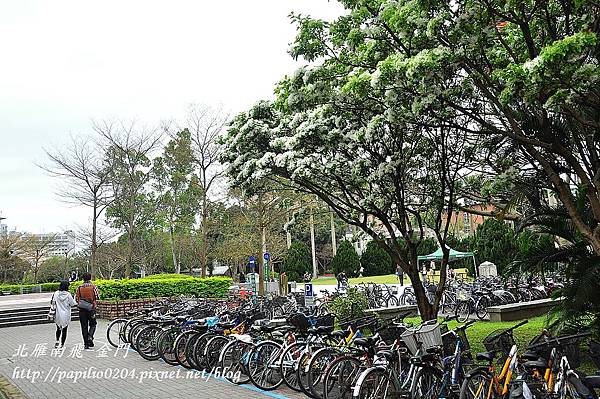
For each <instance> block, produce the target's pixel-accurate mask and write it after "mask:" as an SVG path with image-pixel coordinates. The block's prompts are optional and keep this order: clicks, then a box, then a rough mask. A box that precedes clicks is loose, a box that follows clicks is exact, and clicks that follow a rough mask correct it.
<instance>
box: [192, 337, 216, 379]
mask: <svg viewBox="0 0 600 399" xmlns="http://www.w3.org/2000/svg"><path fill="white" fill-rule="evenodd" d="M215 336H216V334H214V333H204V334H202V335H201V336H200V337H198V339H197V340H196V342H195V343H194V347H193V349H192V357H193V358H194V363H195V364H196V366H197V367H196V368H197V369H198V370H200V371H202V370H206V369H207V365H206V358H205V357H204V348H205V347H206V344H207V343H208V341H210V340H211V339H212V337H215Z"/></svg>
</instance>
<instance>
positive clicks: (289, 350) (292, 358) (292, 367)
mask: <svg viewBox="0 0 600 399" xmlns="http://www.w3.org/2000/svg"><path fill="white" fill-rule="evenodd" d="M305 346H306V343H305V342H295V343H293V344H291V345H289V346H287V347H286V348H285V349H284V350H283V353H282V354H281V363H280V365H279V370H280V371H279V372H280V373H281V376H282V377H283V382H284V383H285V385H287V386H288V387H289V388H290V389H292V390H294V391H296V392H302V389H301V388H300V386H299V385H298V373H297V369H298V367H299V365H298V364H299V361H300V358H301V357H302V353H303V350H304V347H305Z"/></svg>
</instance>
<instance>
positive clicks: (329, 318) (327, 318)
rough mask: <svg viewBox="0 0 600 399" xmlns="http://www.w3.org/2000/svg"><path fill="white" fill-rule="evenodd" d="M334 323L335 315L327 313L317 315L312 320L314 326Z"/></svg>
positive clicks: (328, 325)
mask: <svg viewBox="0 0 600 399" xmlns="http://www.w3.org/2000/svg"><path fill="white" fill-rule="evenodd" d="M334 323H335V315H333V314H331V313H329V314H326V315H324V316H321V317H317V318H316V319H315V322H314V326H315V327H332V326H333V325H334Z"/></svg>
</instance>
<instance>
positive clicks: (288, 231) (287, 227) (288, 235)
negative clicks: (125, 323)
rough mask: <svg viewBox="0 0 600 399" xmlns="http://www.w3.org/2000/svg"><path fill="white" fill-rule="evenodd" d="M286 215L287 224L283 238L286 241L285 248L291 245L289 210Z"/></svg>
mask: <svg viewBox="0 0 600 399" xmlns="http://www.w3.org/2000/svg"><path fill="white" fill-rule="evenodd" d="M286 215H287V224H286V229H285V239H286V243H287V249H290V247H291V246H292V233H290V213H289V211H288V212H287V213H286Z"/></svg>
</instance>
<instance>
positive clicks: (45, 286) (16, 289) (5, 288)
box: [0, 283, 60, 294]
mask: <svg viewBox="0 0 600 399" xmlns="http://www.w3.org/2000/svg"><path fill="white" fill-rule="evenodd" d="M38 285H39V286H41V287H42V292H53V291H56V290H57V289H58V287H59V285H60V283H41V284H1V285H0V292H10V293H11V294H20V293H21V288H24V289H26V290H31V289H32V288H33V287H37V286H38Z"/></svg>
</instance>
